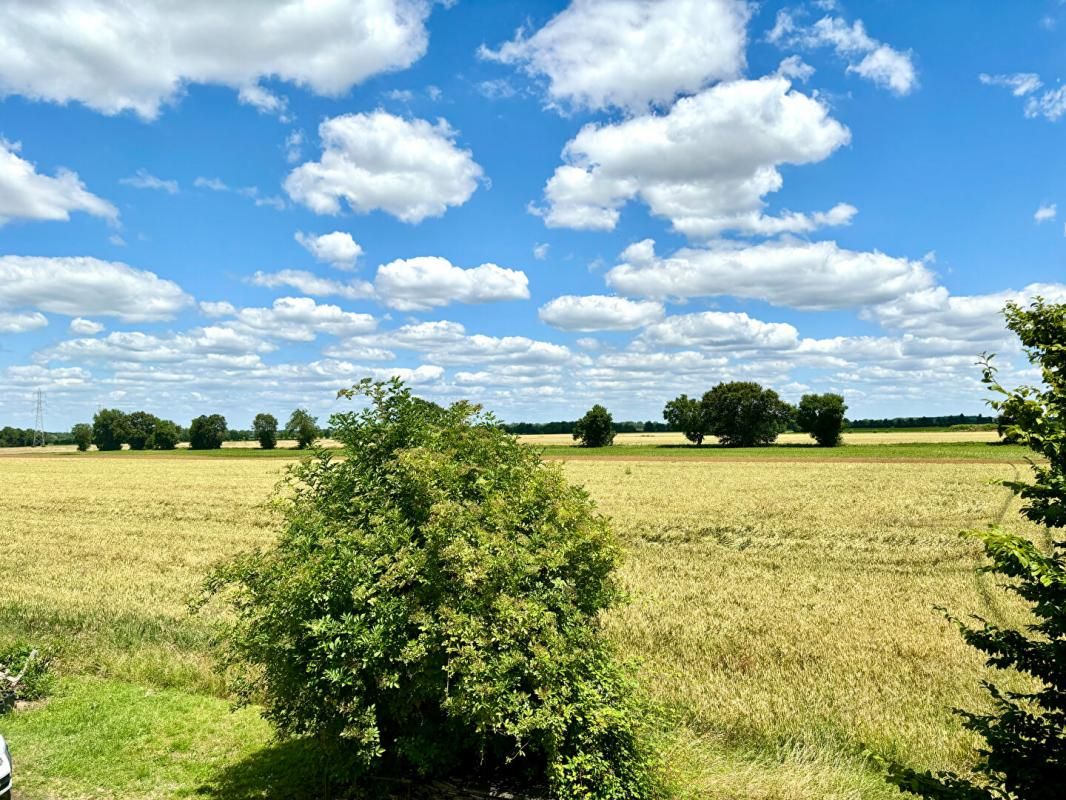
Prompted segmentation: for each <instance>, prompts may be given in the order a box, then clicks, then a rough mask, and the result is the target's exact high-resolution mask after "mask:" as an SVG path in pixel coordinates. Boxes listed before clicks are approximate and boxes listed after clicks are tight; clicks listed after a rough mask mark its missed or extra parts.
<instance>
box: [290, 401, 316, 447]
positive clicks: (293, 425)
mask: <svg viewBox="0 0 1066 800" xmlns="http://www.w3.org/2000/svg"><path fill="white" fill-rule="evenodd" d="M285 433H286V435H288V436H289V437H290V438H292V439H295V440H296V445H297V446H298V447H299V448H300V449H303V448H305V447H310V446H311V445H312V444H314V441H315V439H317V438H318V419H317V418H316V417H312V416H311V413H310V412H309V411H308V410H307V409H305V408H298V409H296V410H295V411H293V412H292V414H291V415H290V416H289V421H288V423H287V424H286V425H285Z"/></svg>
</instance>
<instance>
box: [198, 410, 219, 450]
mask: <svg viewBox="0 0 1066 800" xmlns="http://www.w3.org/2000/svg"><path fill="white" fill-rule="evenodd" d="M225 438H226V418H225V417H224V416H222V415H221V414H212V415H211V416H199V417H197V418H196V419H194V420H193V421H192V425H190V426H189V446H190V447H192V449H193V450H217V449H218V448H220V447H222V441H223V440H224V439H225Z"/></svg>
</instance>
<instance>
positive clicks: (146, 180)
mask: <svg viewBox="0 0 1066 800" xmlns="http://www.w3.org/2000/svg"><path fill="white" fill-rule="evenodd" d="M119 183H121V184H123V185H124V186H132V187H133V188H134V189H156V190H158V191H162V192H166V193H167V194H177V193H178V182H177V181H175V180H164V179H163V178H157V177H156V176H155V175H153V174H152V173H150V172H149V171H148V170H146V169H139V170H137V172H135V173H134V174H133V175H130V176H129V177H128V178H122V179H121V180H120V181H119Z"/></svg>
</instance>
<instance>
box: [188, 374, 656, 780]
mask: <svg viewBox="0 0 1066 800" xmlns="http://www.w3.org/2000/svg"><path fill="white" fill-rule="evenodd" d="M340 395H341V396H342V397H349V398H354V397H356V396H363V397H365V398H367V400H368V401H369V405H368V407H367V408H365V409H363V410H360V411H350V412H345V413H342V414H336V415H334V416H333V417H332V419H331V425H332V428H333V436H334V437H335V438H336V439H338V440H339V441H340V442H341V443H342V444H343V446H344V455H343V457H342V458H331V457H330V455H329V454H328V453H326V452H324V451H316V452H314V453H313V454H312V455H311V457H310V458H308V459H307V460H306V461H304V462H303V463H302V464H301V465H299V466H297V467H295V468H294V469H293V470H292V472H291V473H290V478H289V494H290V499H289V501H288V502H287V503H286V504H285V506H284V515H285V527H284V529H283V531H282V534H281V536H280V538H279V541H278V544H277V546H276V547H275V548H274V549H272V550H270V551H268V552H265V553H261V554H257V555H256V556H254V557H242V558H238V559H236V560H234V561H232V562H230V563H228V564H227V565H224V566H223V567H221V568H220V569H219V570H218V571H216V573H215V574H214V576H213V577H212V579H211V580H210V581H209V583H208V586H207V589H208V591H209V592H210V593H212V594H216V595H222V596H224V597H225V598H227V600H228V601H229V603H230V604H231V605H232V607H233V609H234V611H235V612H236V618H237V622H236V624H235V626H234V627H233V629H232V630H231V631H230V634H229V637H228V658H227V663H228V664H230V665H232V667H233V669H234V671H233V677H234V680H235V685H237V686H241V687H246V688H247V690H248V694H247V696H248V697H249V699H255V700H257V701H258V702H261V703H262V704H263V705H264V707H265V709H266V715H267V717H268V718H269V719H270V720H271V721H272V722H273V723H274V724H275V726H276V727H277V728H278V730H279V732H280V733H282V734H284V735H305V734H306V735H313V736H315V737H318V738H319V739H320V740H321V741H323V742H326V743H328V744H329V746H330V747H332V748H336V750H337V752H338V753H341V754H343V755H344V757H343V758H340V759H339V762H338V763H344V764H348V765H350V767H351V770H352V771H350V772H349V773H348V774H347V777H348V778H349V779H351V778H352V777H354V775H355V774H357V772H358V770H361V769H362V770H365V769H371V770H373V771H399V772H402V773H411V772H414V773H417V774H421V775H428V776H443V775H448V774H459V775H462V774H464V773H475V772H493V773H495V772H500V771H504V772H509V773H512V774H514V775H521V776H524V777H525V778H526V779H527V780H530V781H532V782H533V783H543V782H545V781H546V782H547V783H548V784H549V785H550V786H551V788H552V791H553V793H554V794H555V795H556V796H559V797H585V798H590V799H602V800H637V799H638V798H645V797H649V796H651V795H652V793H653V789H654V781H653V778H652V770H651V768H650V767H649V762H648V757H647V755H646V753H645V752H644V749H643V746H642V745H641V743H640V741H639V737H638V729H639V726H640V720H641V711H640V708H639V706H638V704H637V702H636V701H635V699H634V696H635V695H634V691H633V686H632V682H631V677H630V675H629V673H628V671H627V670H626V669H624V668H623V667H621V666H620V665H618V664H617V663H616V661H615V659H614V655H613V652H612V650H611V648H610V646H609V645H608V644H607V642H606V640H605V639H604V638H603V636H602V635H601V633H600V627H599V616H600V614H601V613H602V612H603V611H605V610H607V609H609V608H611V607H612V606H614V605H616V604H617V603H619V602H621V600H622V593H621V590H620V589H619V587H618V584H617V581H616V578H615V574H614V573H615V568H616V566H617V563H618V560H619V557H620V550H619V548H618V546H617V544H616V543H615V542H614V539H613V537H612V535H611V531H610V528H609V526H608V523H607V520H606V519H605V518H604V517H602V516H600V515H599V514H597V513H596V511H595V509H594V507H593V504H592V502H591V501H590V500H589V498H588V495H587V494H586V493H585V492H584V491H583V490H582V489H580V488H578V487H574V486H570V485H569V484H568V483H567V482H566V480H565V478H564V477H563V475H562V472H561V470H560V468H559V467H558V466H557V465H549V464H545V463H543V462H542V461H541V460H540V458H539V456H538V455H537V454H536V452H535V451H534V450H533V449H532V448H528V447H524V446H522V445H520V444H518V442H517V441H516V440H515V439H514V438H513V437H512V436H510V435H508V434H506V433H505V432H503V431H502V430H501V429H500V428H499V426H498V425H497V424H496V421H495V419H493V418H492V416H491V415H488V414H483V413H482V412H481V411H480V409H479V408H478V407H477V406H474V405H471V404H469V403H456V404H455V405H452V406H451V407H449V408H442V407H440V406H438V405H436V404H433V403H429V402H426V401H424V400H421V399H419V398H416V397H414V396H413V395H412V394H411V392H410V390H409V389H408V388H407V387H405V386H404V385H403V384H402V383H400V382H399V381H391V382H388V383H374V382H369V381H365V382H363V383H361V384H359V385H358V386H356V387H354V388H353V389H352V390H346V391H344V392H341V393H340Z"/></svg>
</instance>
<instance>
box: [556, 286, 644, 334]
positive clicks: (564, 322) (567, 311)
mask: <svg viewBox="0 0 1066 800" xmlns="http://www.w3.org/2000/svg"><path fill="white" fill-rule="evenodd" d="M664 313H665V312H664V310H663V305H662V303H657V302H655V301H652V300H627V299H626V298H624V297H609V296H607V295H586V296H584V297H578V296H575V295H570V294H568V295H563V296H562V297H556V298H555V299H554V300H552V301H551V302H549V303H546V304H545V305H543V306H541V308H540V311H539V312H538V315H539V316H540V319H541V321H542V322H546V323H548V324H549V325H551V326H552V327H553V328H558V329H559V330H562V331H580V332H589V331H629V330H633V329H634V328H641V327H643V326H645V325H648V324H649V323H652V322H655V321H657V320H659V319H662V317H663V314H664Z"/></svg>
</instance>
